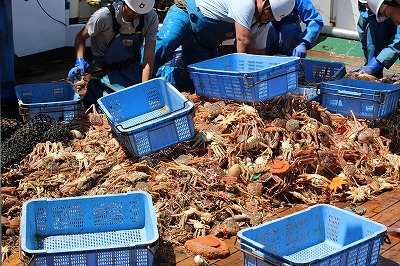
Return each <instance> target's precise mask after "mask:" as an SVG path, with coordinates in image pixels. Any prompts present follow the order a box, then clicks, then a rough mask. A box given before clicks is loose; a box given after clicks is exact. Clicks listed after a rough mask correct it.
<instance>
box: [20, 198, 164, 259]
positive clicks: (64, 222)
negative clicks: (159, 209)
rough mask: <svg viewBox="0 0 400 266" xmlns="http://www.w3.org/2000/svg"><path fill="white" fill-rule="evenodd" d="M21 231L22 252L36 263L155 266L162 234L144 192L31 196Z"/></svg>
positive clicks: (23, 217) (25, 205) (24, 210)
mask: <svg viewBox="0 0 400 266" xmlns="http://www.w3.org/2000/svg"><path fill="white" fill-rule="evenodd" d="M20 234H21V249H22V251H23V254H24V255H25V257H27V258H30V259H33V263H34V264H31V265H38V266H50V265H51V266H53V265H54V266H91V265H93V266H94V265H103V266H109V265H121V266H122V265H153V262H154V255H153V254H154V252H155V250H156V248H157V244H158V238H159V234H158V229H157V219H156V215H155V210H154V206H153V204H152V200H151V196H150V195H149V194H148V193H147V192H143V191H135V192H129V193H122V194H108V195H101V196H81V197H69V198H58V199H46V198H42V199H34V200H29V201H27V202H25V203H24V205H23V207H22V216H21V226H20Z"/></svg>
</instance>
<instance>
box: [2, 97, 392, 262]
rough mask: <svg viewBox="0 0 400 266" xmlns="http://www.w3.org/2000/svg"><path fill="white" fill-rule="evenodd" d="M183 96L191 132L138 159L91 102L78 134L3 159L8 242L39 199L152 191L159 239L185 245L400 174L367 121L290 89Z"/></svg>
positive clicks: (387, 182) (353, 198)
mask: <svg viewBox="0 0 400 266" xmlns="http://www.w3.org/2000/svg"><path fill="white" fill-rule="evenodd" d="M186 96H187V97H188V98H189V99H190V100H192V101H193V102H194V103H195V114H194V126H195V130H196V136H195V138H193V139H192V140H190V141H185V142H182V143H179V144H176V145H174V146H171V147H169V148H166V149H164V150H161V151H159V152H155V153H152V154H150V155H148V156H143V157H141V158H138V157H135V156H132V155H131V154H129V153H128V151H127V150H126V148H125V147H124V145H123V144H122V143H121V142H120V141H119V140H118V139H117V138H116V137H115V135H114V134H113V132H112V130H111V128H110V126H109V125H108V122H107V120H106V118H105V117H104V115H102V114H97V113H96V112H93V113H90V114H86V115H84V116H80V117H77V118H76V119H74V120H73V121H72V122H71V123H70V127H71V134H70V136H71V139H70V140H69V141H67V142H65V143H61V142H54V143H51V142H46V143H39V144H37V145H36V147H34V149H33V150H32V152H31V153H30V154H28V155H27V156H26V157H25V158H24V159H23V161H21V162H20V164H17V165H14V166H12V167H10V168H8V169H6V171H4V170H3V173H2V188H1V192H2V224H3V238H2V247H3V248H4V249H2V250H6V249H8V250H12V249H13V248H15V247H17V246H18V230H19V219H20V214H21V206H22V204H23V203H24V202H25V201H27V200H29V199H33V198H40V197H51V198H58V197H70V196H80V195H99V194H110V193H123V192H127V191H133V190H144V191H147V192H149V193H150V194H151V196H152V199H153V203H154V206H155V208H156V213H157V219H158V227H159V232H160V238H161V240H162V242H163V243H167V244H170V245H173V246H182V245H183V244H184V243H185V242H186V241H187V240H189V239H192V238H194V237H197V236H202V235H207V234H214V235H216V236H218V237H229V236H231V235H235V234H236V233H237V232H238V230H240V229H242V228H244V227H248V226H254V225H258V224H260V223H263V222H265V221H266V220H268V219H270V217H271V213H272V212H273V210H274V209H277V208H280V207H282V206H285V205H288V204H296V203H302V204H310V205H311V204H316V203H332V202H337V201H349V202H353V203H357V202H364V201H367V200H368V199H370V198H372V197H374V196H375V195H378V194H379V193H382V192H383V191H385V190H390V189H393V188H394V187H395V186H397V184H398V183H399V180H400V173H399V171H400V156H399V155H397V154H394V153H392V152H391V146H390V143H391V140H390V139H389V138H386V137H384V136H382V135H381V132H380V129H379V128H371V127H368V125H369V122H370V121H366V120H363V119H357V118H356V117H354V116H351V117H349V118H347V117H343V116H342V115H339V114H332V113H330V112H328V111H327V110H326V109H325V108H323V107H321V105H320V104H319V103H317V102H309V101H307V100H306V99H305V97H303V96H295V95H290V94H288V95H285V96H280V97H275V98H273V99H271V100H268V101H264V102H262V103H257V104H243V103H236V102H233V101H222V100H212V99H209V98H202V97H200V96H197V95H195V94H191V95H189V94H188V95H186ZM398 124H399V123H397V125H398ZM395 126H396V125H395ZM3 255H4V257H6V256H7V253H5V254H3ZM4 257H3V259H4Z"/></svg>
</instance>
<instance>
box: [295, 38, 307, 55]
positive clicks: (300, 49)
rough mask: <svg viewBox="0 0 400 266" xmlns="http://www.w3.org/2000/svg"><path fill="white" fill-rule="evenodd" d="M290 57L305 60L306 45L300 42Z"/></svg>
mask: <svg viewBox="0 0 400 266" xmlns="http://www.w3.org/2000/svg"><path fill="white" fill-rule="evenodd" d="M292 56H298V57H301V58H305V57H306V56H307V47H306V43H305V42H302V43H300V44H299V45H297V47H296V48H294V50H293V54H292Z"/></svg>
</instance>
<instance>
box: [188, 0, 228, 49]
mask: <svg viewBox="0 0 400 266" xmlns="http://www.w3.org/2000/svg"><path fill="white" fill-rule="evenodd" d="M186 8H187V11H188V13H189V18H190V24H191V26H192V29H193V32H194V33H195V36H196V39H197V41H198V42H199V43H200V44H201V45H202V46H204V47H206V48H208V49H214V48H217V47H218V46H219V45H220V44H221V43H222V42H223V41H226V40H229V39H233V38H234V37H235V24H234V23H229V22H225V21H220V20H216V19H211V18H207V17H204V16H203V14H202V13H201V12H200V9H199V8H198V7H197V6H196V3H195V0H186Z"/></svg>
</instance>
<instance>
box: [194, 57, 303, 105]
mask: <svg viewBox="0 0 400 266" xmlns="http://www.w3.org/2000/svg"><path fill="white" fill-rule="evenodd" d="M188 68H189V71H190V77H191V78H192V80H193V83H194V86H195V89H196V93H197V94H198V95H202V96H206V97H211V98H219V99H229V100H235V101H239V102H261V101H264V100H267V99H270V98H273V97H275V96H278V95H282V94H285V93H287V92H290V91H293V90H295V89H296V88H297V83H298V72H297V71H298V69H299V58H298V57H278V56H263V55H250V54H243V53H233V54H228V55H224V56H220V57H216V58H213V59H209V60H205V61H202V62H199V63H196V64H192V65H189V66H188Z"/></svg>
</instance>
